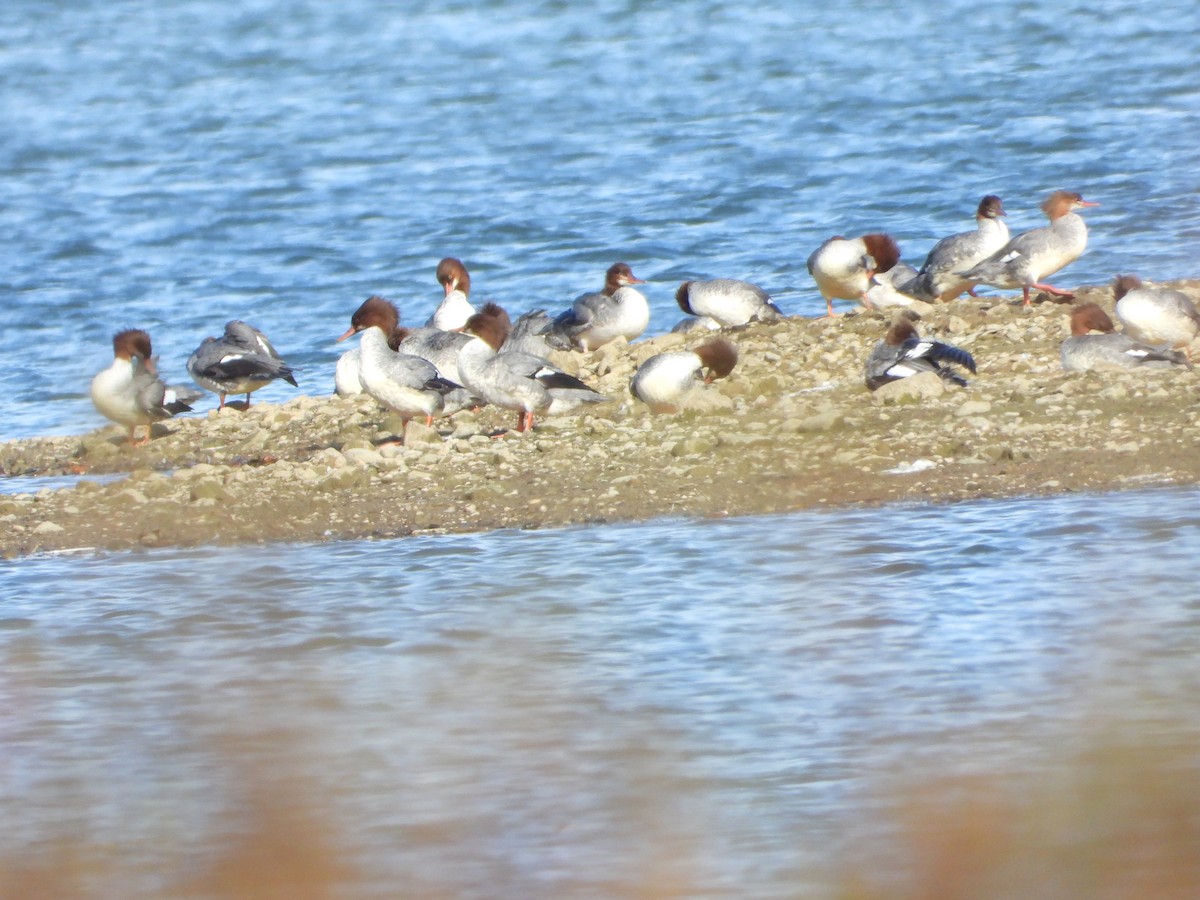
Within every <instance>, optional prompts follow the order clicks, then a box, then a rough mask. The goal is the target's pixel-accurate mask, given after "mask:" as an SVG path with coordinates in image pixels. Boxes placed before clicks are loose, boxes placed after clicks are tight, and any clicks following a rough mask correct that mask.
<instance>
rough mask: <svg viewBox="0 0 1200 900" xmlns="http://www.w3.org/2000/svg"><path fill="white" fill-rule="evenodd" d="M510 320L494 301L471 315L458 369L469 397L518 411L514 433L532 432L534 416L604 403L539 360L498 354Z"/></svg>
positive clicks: (517, 354) (600, 396)
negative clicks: (467, 336)
mask: <svg viewBox="0 0 1200 900" xmlns="http://www.w3.org/2000/svg"><path fill="white" fill-rule="evenodd" d="M508 321H509V320H508V315H507V313H505V312H504V310H503V309H502V308H501V307H499V306H497V305H496V304H493V303H489V304H487V305H485V306H484V307H483V309H482V310H480V311H479V312H478V313H476V314H475V315H473V316H471V318H470V319H468V320H467V325H466V328H464V329H463V330H464V331H465V332H466V333H467V334H469V335H471V336H472V337H473V340H471V341H470V342H469V343H468V344H467V345H466V346H464V347H463V348H462V350H460V351H459V354H458V371H459V374H460V375H462V379H463V384H464V385H466V387H467V389H468V390H470V391H471V392H472V393H473V394H476V395H477V396H479V397H482V398H483V399H484V400H486V401H487V402H488V404H490V405H492V406H498V407H500V408H501V409H509V410H513V411H514V412H516V413H517V431H528V430H529V429H531V428H532V427H533V424H534V417H535V416H546V415H559V414H562V413H568V412H572V411H574V410H576V409H578V408H580V407H581V406H584V405H586V404H591V403H602V402H604V401H606V400H607V399H608V398H607V397H605V396H604V395H603V394H600V393H597V392H596V391H594V390H592V389H591V388H590V387H588V386H587V385H586V384H584V383H583V382H582V381H580V380H579V379H578V378H575V377H574V376H571V375H568V374H567V373H566V372H564V371H562V370H561V369H559V368H558V367H556V366H555V365H554V364H553V363H551V362H550V361H549V360H547V359H544V358H543V357H540V356H535V355H533V354H531V353H524V352H521V351H505V350H502V347H503V346H504V342H505V339H506V338H507V337H508V324H507V323H508Z"/></svg>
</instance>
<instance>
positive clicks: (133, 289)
mask: <svg viewBox="0 0 1200 900" xmlns="http://www.w3.org/2000/svg"><path fill="white" fill-rule="evenodd" d="M1198 32H1200V7H1197V5H1196V4H1195V3H1194V2H1193V0H1163V2H1160V3H1157V4H1155V6H1154V9H1153V15H1148V14H1147V13H1146V10H1145V9H1144V8H1142V7H1140V6H1139V5H1138V4H1129V3H1124V2H1116V0H1108V2H1096V0H1088V2H1083V0H1064V2H1061V3H1056V4H1045V3H1025V2H1022V3H1003V4H990V5H989V4H979V3H975V2H966V0H950V2H943V3H936V4H929V3H923V2H911V0H910V2H892V3H880V2H875V0H850V2H845V3H839V4H833V5H829V4H824V5H822V4H803V3H793V2H778V3H772V2H767V3H758V4H753V5H750V6H749V7H748V6H747V4H741V3H723V2H717V0H699V2H690V3H658V2H652V3H622V2H613V0H600V2H597V3H593V4H566V3H559V2H550V0H545V2H536V0H528V2H520V0H515V2H492V3H482V4H478V3H470V4H469V3H455V2H443V0H432V2H428V3H423V4H409V3H380V2H363V0H344V2H338V3H324V2H300V3H283V2H279V0H250V2H237V3H231V2H220V0H179V2H173V3H169V4H164V3H158V2H153V0H111V2H82V3H65V4H64V3H55V2H50V0H15V2H10V3H6V4H3V8H2V9H0V84H2V85H3V90H2V92H0V98H2V100H0V102H2V103H3V114H4V120H5V138H4V140H3V142H0V179H2V181H3V184H4V188H5V189H4V193H3V198H4V199H3V203H0V230H2V232H3V234H4V238H5V240H4V242H3V248H2V249H0V292H3V302H0V324H2V326H3V327H0V358H3V359H4V362H5V364H4V366H3V367H2V368H0V422H3V423H4V424H3V432H2V433H3V436H4V437H9V438H12V437H20V436H27V435H33V434H39V433H52V432H53V433H69V432H78V431H82V430H86V429H88V428H92V427H96V426H98V425H100V424H102V423H103V420H101V419H100V417H99V416H98V414H96V413H95V412H94V410H93V409H92V408H91V405H90V403H89V402H88V399H87V396H86V391H87V383H88V381H89V379H90V377H91V375H92V374H93V373H94V372H95V371H96V370H97V369H99V368H101V367H103V366H104V365H105V364H106V362H107V360H108V359H109V338H110V336H111V334H112V333H113V332H114V331H115V330H117V329H119V328H121V327H127V326H132V325H137V326H142V327H146V328H148V329H150V331H151V333H152V334H153V336H154V339H155V347H156V349H157V351H158V352H159V353H160V354H161V356H162V359H163V370H164V372H165V373H167V374H168V375H172V376H174V377H176V378H183V377H184V374H183V363H184V360H185V359H186V357H187V354H188V353H190V352H191V350H192V349H194V348H195V346H196V345H197V344H198V343H199V342H200V340H201V339H202V338H203V337H204V336H206V335H209V334H214V333H217V332H219V331H220V329H221V326H222V325H223V323H224V322H225V321H226V320H227V319H229V318H232V317H234V316H237V317H243V318H246V319H248V320H250V321H252V322H253V323H255V324H257V325H258V326H259V327H261V328H263V329H264V330H265V331H266V332H267V333H268V334H269V335H271V337H272V338H273V340H274V342H275V343H276V345H277V346H278V347H279V348H280V349H281V351H283V352H284V354H285V356H286V357H288V359H289V360H290V361H292V362H293V363H295V364H296V365H297V366H299V367H300V370H301V371H300V383H301V390H303V391H306V392H309V393H313V394H321V393H328V392H329V391H330V390H331V385H332V365H333V361H334V359H335V352H336V349H340V348H335V347H334V344H333V338H334V337H335V336H337V335H339V334H341V333H342V332H343V331H344V330H345V328H346V326H347V324H348V317H349V315H350V313H351V312H352V311H353V309H354V308H355V306H356V305H357V304H358V303H359V302H360V301H361V300H362V299H363V298H364V297H366V296H367V295H368V294H370V293H375V292H378V293H383V294H385V295H387V296H390V297H392V298H393V299H395V300H397V301H398V302H399V303H400V304H401V306H402V309H403V312H404V314H405V316H406V319H407V321H409V322H420V321H423V320H424V318H425V317H426V316H427V315H428V313H429V312H430V310H431V309H432V307H433V305H434V304H435V302H436V300H437V299H438V286H437V285H436V283H435V281H434V278H433V271H434V267H435V265H436V263H437V261H438V259H439V258H441V257H442V256H446V255H455V256H460V257H462V258H463V259H464V260H465V261H466V262H467V263H468V266H469V267H470V268H471V269H472V272H473V274H474V284H475V291H474V293H475V295H476V297H478V298H479V299H488V298H490V299H495V300H498V301H499V302H501V303H503V304H505V305H506V306H507V307H508V308H509V309H510V310H512V311H515V312H520V311H523V310H525V309H528V308H532V307H534V306H548V307H550V308H554V309H557V308H562V307H564V306H565V305H566V303H567V302H568V301H569V300H570V299H571V298H572V297H574V296H575V295H576V294H578V293H579V292H581V291H582V290H584V289H589V288H593V287H596V286H599V284H600V282H601V281H602V277H603V271H604V269H605V268H606V267H607V266H608V265H609V264H610V263H611V262H613V261H614V260H616V259H626V260H627V261H629V262H630V263H631V264H632V265H633V267H634V271H635V272H637V273H638V274H639V275H641V277H643V278H646V279H647V280H648V281H649V282H650V283H649V284H648V285H647V288H646V293H647V295H648V297H649V299H650V301H651V305H652V308H653V319H652V323H651V332H660V331H664V330H666V329H667V328H669V327H670V326H671V325H672V324H673V323H674V322H675V321H676V320H677V319H678V318H679V317H680V314H679V312H678V310H677V308H676V307H675V304H674V301H673V296H674V289H675V287H676V286H677V284H678V282H679V281H681V280H682V279H684V278H685V277H692V276H705V275H714V276H715V275H719V276H731V277H738V278H747V279H751V280H754V281H757V282H760V283H761V284H763V285H764V286H765V287H767V288H768V289H769V290H770V291H772V292H773V293H774V294H775V296H776V298H777V299H778V302H779V303H780V305H781V306H782V307H783V308H784V309H785V310H786V311H787V312H789V313H793V314H816V313H817V312H819V311H820V310H821V305H820V301H819V298H818V296H817V294H816V292H815V290H814V289H813V286H812V284H811V281H810V279H809V277H808V274H807V272H806V271H805V266H804V263H805V259H806V257H807V255H808V253H809V252H810V251H811V250H812V249H814V248H815V247H816V246H817V245H818V244H819V243H820V242H821V241H822V240H823V239H824V238H825V237H827V236H829V235H830V234H833V233H862V232H864V231H866V230H878V229H887V230H889V231H891V232H892V233H894V234H895V235H896V237H897V238H898V239H899V240H900V242H901V246H902V248H904V250H905V258H906V259H909V260H910V261H913V262H918V263H919V261H920V259H921V258H922V257H923V255H924V253H925V252H926V251H927V250H928V248H929V247H930V246H931V245H932V243H933V242H934V241H935V240H936V239H937V238H939V237H941V236H944V235H945V234H949V233H952V232H954V231H959V230H963V229H964V228H967V227H970V225H971V223H972V215H973V211H974V207H975V205H976V203H977V201H978V198H979V197H980V196H981V195H982V194H984V193H989V192H993V193H998V194H1000V195H1001V196H1002V197H1003V198H1004V200H1005V203H1006V206H1007V208H1008V210H1009V223H1010V225H1011V226H1012V227H1013V229H1014V230H1019V229H1023V228H1028V227H1032V226H1036V225H1039V224H1041V222H1042V216H1041V213H1040V212H1039V211H1038V210H1037V205H1038V203H1039V202H1040V201H1041V200H1042V198H1043V197H1044V196H1045V194H1046V193H1047V192H1048V191H1049V190H1051V189H1054V188H1057V187H1069V188H1073V189H1076V190H1079V191H1081V192H1082V193H1083V194H1084V195H1085V196H1086V197H1088V198H1090V199H1093V200H1096V201H1099V202H1100V203H1101V204H1102V206H1101V207H1100V208H1099V209H1096V210H1093V211H1090V212H1089V214H1088V221H1089V222H1090V224H1091V226H1092V242H1091V244H1090V246H1089V250H1088V252H1087V253H1086V254H1085V256H1084V257H1083V258H1082V259H1080V260H1079V261H1078V262H1076V263H1075V264H1074V265H1072V267H1071V268H1070V269H1069V270H1067V271H1066V272H1064V273H1063V275H1061V276H1060V278H1061V279H1065V283H1066V284H1068V285H1071V284H1075V283H1089V282H1091V283H1095V282H1100V281H1104V280H1107V279H1108V278H1110V277H1111V276H1112V274H1113V273H1114V272H1116V271H1119V270H1132V271H1136V272H1138V273H1140V274H1141V275H1143V276H1144V277H1149V278H1158V279H1164V278H1174V277H1185V276H1192V275H1195V274H1197V273H1196V272H1195V264H1194V261H1193V257H1194V250H1193V247H1194V245H1195V243H1196V241H1197V239H1200V206H1198V204H1197V202H1196V192H1195V182H1194V173H1195V172H1196V171H1197V165H1198V164H1200V150H1198V149H1197V145H1196V141H1195V128H1194V125H1195V119H1196V116H1197V114H1198V113H1200V82H1197V80H1196V78H1195V77H1194V74H1195V73H1194V56H1195V47H1194V37H1195V35H1196V34H1197V33H1198ZM293 391H294V389H293V388H291V387H289V386H287V385H279V386H273V387H271V388H268V389H267V390H265V391H264V392H263V395H262V396H264V397H265V398H267V399H275V400H281V399H285V398H286V397H288V396H291V395H292V392H293Z"/></svg>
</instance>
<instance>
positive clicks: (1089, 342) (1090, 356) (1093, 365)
mask: <svg viewBox="0 0 1200 900" xmlns="http://www.w3.org/2000/svg"><path fill="white" fill-rule="evenodd" d="M1091 331H1099V332H1101V333H1100V334H1089V332H1091ZM1059 352H1060V357H1061V359H1062V367H1063V371H1064V372H1090V371H1100V372H1103V371H1114V370H1123V369H1140V368H1143V367H1148V368H1167V367H1168V366H1173V365H1176V366H1189V367H1190V365H1191V364H1190V363H1189V362H1188V359H1187V357H1186V356H1184V355H1183V354H1182V353H1179V352H1177V351H1175V350H1172V349H1170V348H1169V347H1153V346H1151V345H1149V344H1144V343H1142V342H1141V341H1135V340H1134V339H1133V338H1132V337H1130V336H1129V335H1127V334H1123V333H1122V332H1119V331H1116V330H1115V329H1114V326H1113V321H1112V319H1110V318H1109V316H1108V313H1106V312H1105V311H1104V310H1103V309H1101V308H1100V307H1099V306H1098V305H1096V304H1095V303H1081V304H1080V305H1079V306H1077V307H1075V309H1074V310H1072V312H1071V336H1070V337H1069V338H1067V339H1066V340H1065V341H1063V342H1062V347H1061V349H1060V351H1059Z"/></svg>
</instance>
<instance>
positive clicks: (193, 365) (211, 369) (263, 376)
mask: <svg viewBox="0 0 1200 900" xmlns="http://www.w3.org/2000/svg"><path fill="white" fill-rule="evenodd" d="M187 370H188V374H190V375H191V376H192V378H194V379H195V380H196V383H197V384H198V385H200V387H202V388H205V389H207V390H210V391H212V392H213V393H214V394H216V395H217V396H218V397H219V398H220V400H219V402H218V403H217V409H218V410H221V409H224V408H225V395H226V394H245V395H246V408H247V409H249V408H250V394H251V392H253V391H257V390H258V389H259V388H262V387H266V386H267V385H268V384H270V383H271V382H272V381H274V380H275V379H277V378H282V379H283V380H284V381H286V382H287V383H288V384H290V385H292V387H297V386H298V385H297V384H296V378H295V376H294V375H293V374H292V367H291V366H289V365H288V364H287V363H285V362H284V361H283V357H281V356H280V355H279V352H278V351H277V350H276V349H275V347H274V346H272V344H271V342H270V341H269V340H267V336H266V335H265V334H263V333H262V332H261V331H259V330H258V329H257V328H255V327H253V326H252V325H248V324H246V323H245V322H243V321H241V320H240V319H233V320H232V321H229V322H226V323H225V334H223V335H222V336H221V337H219V338H214V337H207V338H205V339H204V340H203V341H201V343H200V346H199V347H197V348H196V350H195V352H194V353H192V355H191V356H190V357H188V361H187Z"/></svg>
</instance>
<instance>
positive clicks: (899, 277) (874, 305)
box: [864, 262, 920, 309]
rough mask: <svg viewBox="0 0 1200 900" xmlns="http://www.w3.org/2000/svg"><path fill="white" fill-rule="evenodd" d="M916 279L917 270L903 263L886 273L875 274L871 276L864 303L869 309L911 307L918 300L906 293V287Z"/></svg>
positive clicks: (897, 264)
mask: <svg viewBox="0 0 1200 900" xmlns="http://www.w3.org/2000/svg"><path fill="white" fill-rule="evenodd" d="M916 277H917V270H916V269H914V268H913V267H912V266H910V265H909V264H908V263H904V262H898V263H896V264H895V265H894V266H892V267H891V268H890V269H888V270H887V271H886V272H876V273H875V274H874V275H872V276H871V286H870V287H869V288H867V295H866V299H865V300H864V302H865V303H866V304H867V306H868V307H869V308H871V309H887V308H890V307H896V306H912V305H913V303H915V302H916V301H917V300H919V299H920V298H919V297H916V296H914V295H913V294H910V293H908V286H909V285H910V284H912V281H913V279H914V278H916Z"/></svg>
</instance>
